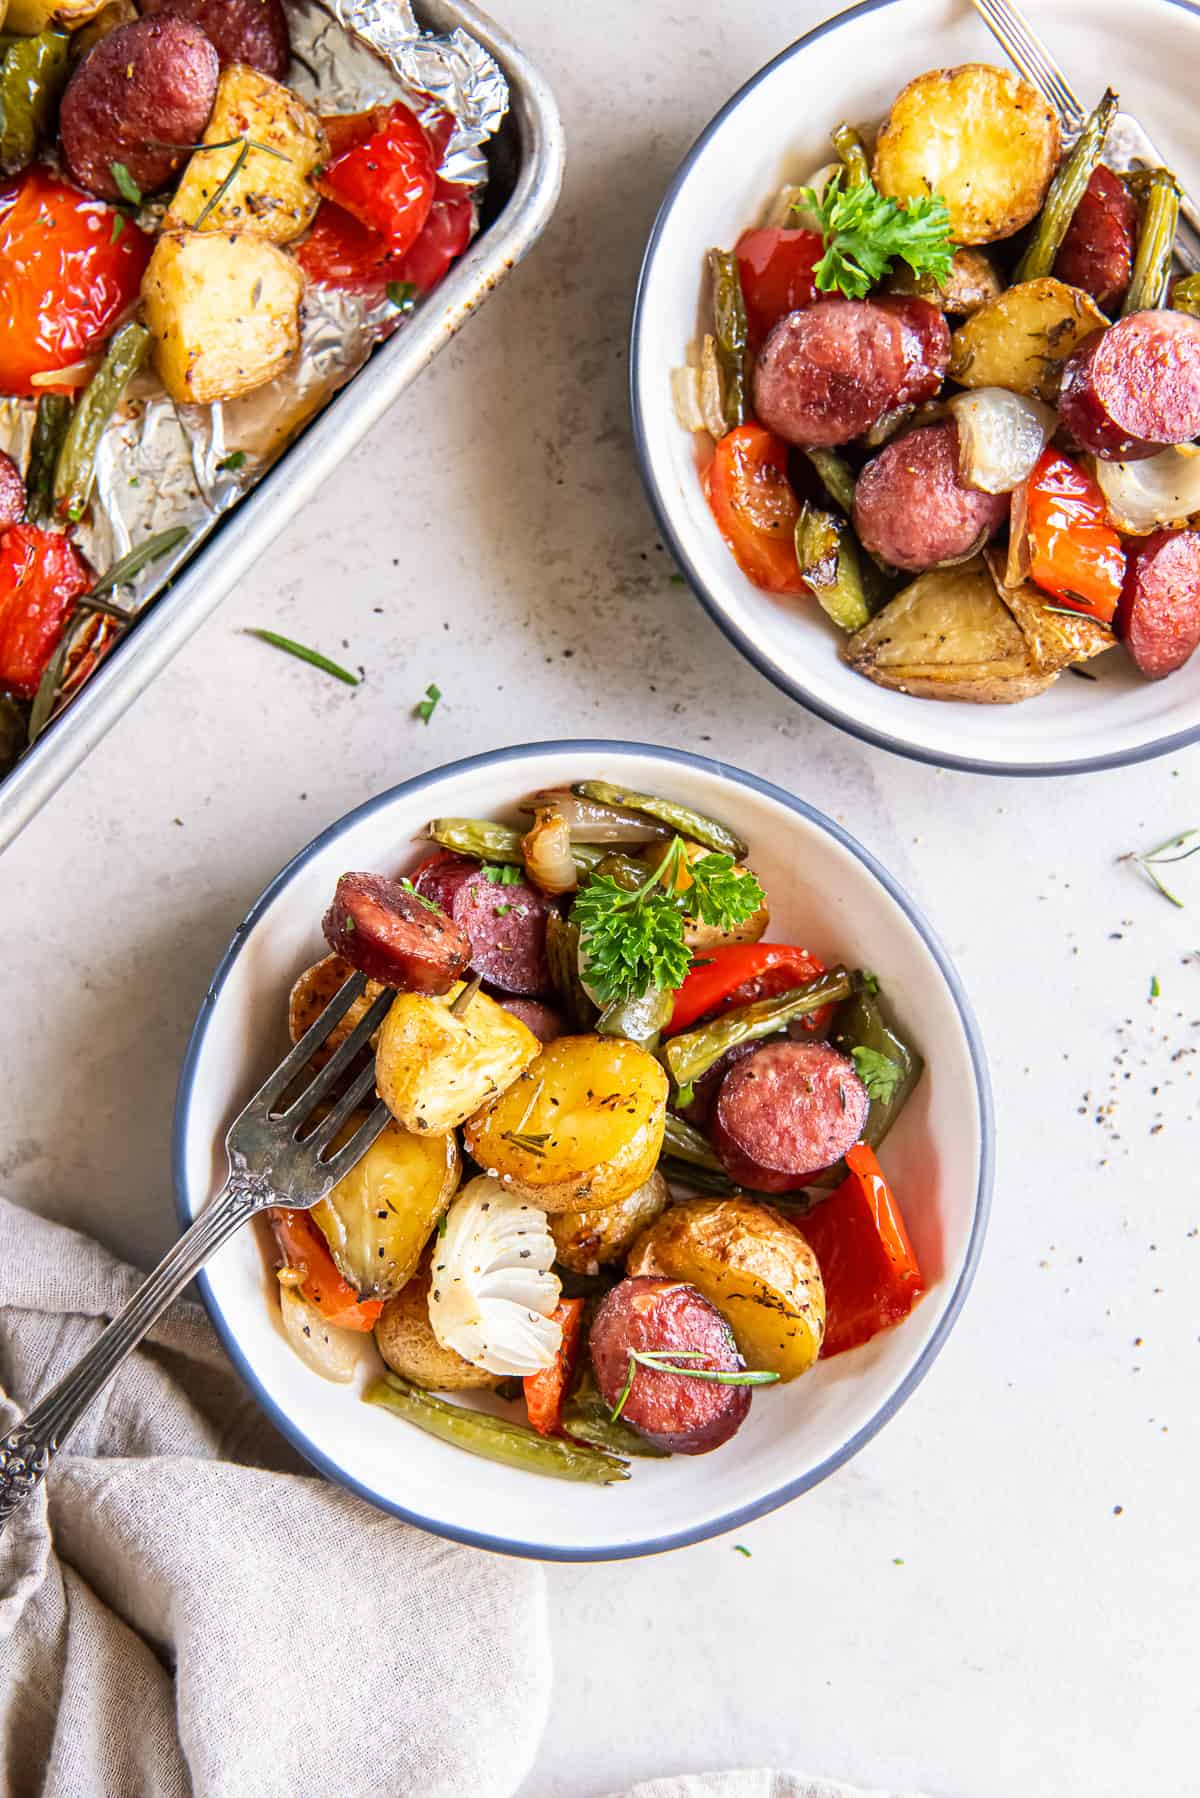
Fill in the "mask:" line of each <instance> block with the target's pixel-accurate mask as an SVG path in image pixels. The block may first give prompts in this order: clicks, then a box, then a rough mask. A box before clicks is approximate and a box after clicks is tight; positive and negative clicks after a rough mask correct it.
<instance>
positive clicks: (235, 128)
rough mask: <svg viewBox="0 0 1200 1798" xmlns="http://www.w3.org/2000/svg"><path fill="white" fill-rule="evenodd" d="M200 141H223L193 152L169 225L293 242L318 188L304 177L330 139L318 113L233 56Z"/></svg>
mask: <svg viewBox="0 0 1200 1798" xmlns="http://www.w3.org/2000/svg"><path fill="white" fill-rule="evenodd" d="M203 142H204V143H205V144H213V145H217V144H219V145H222V146H226V147H223V148H221V149H204V150H194V151H193V152H192V154H191V156H190V157H189V159H188V165H187V167H186V168H185V169H184V171H183V177H182V179H181V181H180V183H179V186H178V187H177V188H176V190H175V197H174V198H173V200H172V201H171V204H170V206H169V207H168V209H167V216H166V219H165V220H164V224H165V226H166V229H167V230H168V231H236V232H238V233H239V234H241V235H243V236H251V237H266V238H269V239H270V240H271V242H272V243H291V241H292V239H293V238H294V237H299V235H300V233H301V232H302V231H306V230H307V229H308V227H309V225H311V224H312V221H313V214H314V213H315V212H316V210H317V207H318V205H319V204H320V195H319V194H318V193H317V190H316V188H315V187H313V185H312V183H311V182H310V180H309V176H310V175H311V174H312V171H313V170H314V168H316V166H317V164H318V163H319V162H321V161H322V160H323V159H324V157H325V156H326V154H327V151H328V143H327V140H326V137H325V131H324V127H323V126H322V124H321V121H320V119H319V118H318V117H317V115H316V113H315V112H314V111H313V110H312V108H311V107H309V106H306V105H305V104H304V101H303V100H301V99H300V98H299V96H298V95H296V94H294V93H293V92H292V90H291V88H290V87H284V86H283V85H282V83H281V82H278V81H272V80H271V78H270V76H268V75H263V74H260V73H259V71H258V70H257V69H252V68H250V67H249V65H248V64H246V63H240V62H235V63H231V64H230V65H229V67H228V68H226V69H223V70H222V71H221V77H220V80H219V81H218V83H217V97H216V99H215V101H214V102H213V109H212V116H211V118H210V119H209V121H208V129H207V130H206V131H205V133H204V138H203ZM259 144H262V145H265V146H266V147H265V148H264V149H257V148H255V147H254V146H255V145H259ZM226 180H229V186H228V187H227V188H226V189H225V191H224V193H222V192H221V186H222V183H223V182H224V181H226Z"/></svg>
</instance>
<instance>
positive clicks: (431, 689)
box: [413, 681, 442, 724]
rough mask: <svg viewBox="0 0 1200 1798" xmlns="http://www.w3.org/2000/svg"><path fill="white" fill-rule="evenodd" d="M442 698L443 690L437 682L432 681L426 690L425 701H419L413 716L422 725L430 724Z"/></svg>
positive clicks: (414, 708)
mask: <svg viewBox="0 0 1200 1798" xmlns="http://www.w3.org/2000/svg"><path fill="white" fill-rule="evenodd" d="M441 697H442V689H441V688H440V687H439V686H438V685H437V683H436V681H430V683H429V685H428V686H427V687H426V689H425V697H424V699H419V700H418V701H417V703H416V705H415V706H414V707H413V716H414V717H416V718H419V719H420V720H421V723H422V724H428V723H429V720H430V719H431V718H432V717H433V714H434V713H435V712H436V711H437V708H438V701H439V699H440V698H441Z"/></svg>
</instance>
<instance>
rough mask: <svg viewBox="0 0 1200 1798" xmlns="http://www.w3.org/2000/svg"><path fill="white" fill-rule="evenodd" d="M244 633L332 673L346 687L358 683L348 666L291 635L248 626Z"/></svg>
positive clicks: (355, 675) (323, 672)
mask: <svg viewBox="0 0 1200 1798" xmlns="http://www.w3.org/2000/svg"><path fill="white" fill-rule="evenodd" d="M246 635H247V636H248V637H257V638H258V639H259V641H260V642H262V643H269V644H270V645H271V647H272V649H282V650H284V651H285V652H286V653H287V654H288V655H290V656H295V657H296V658H297V660H299V661H301V662H308V663H309V665H310V666H311V667H313V668H319V669H320V670H321V672H322V674H332V675H333V677H334V679H335V680H340V681H345V683H346V685H347V686H348V687H357V686H358V685H359V677H358V675H357V674H351V672H350V670H349V669H348V668H343V667H342V665H341V663H340V662H331V661H330V659H329V657H328V656H323V655H322V654H321V652H320V650H317V649H309V648H308V646H307V644H304V643H296V642H294V641H293V640H292V638H291V637H281V636H280V635H279V632H278V631H266V630H260V629H255V628H254V627H249V628H248V629H247V631H246Z"/></svg>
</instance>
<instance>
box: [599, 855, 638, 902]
mask: <svg viewBox="0 0 1200 1798" xmlns="http://www.w3.org/2000/svg"><path fill="white" fill-rule="evenodd" d="M596 873H597V874H600V875H606V876H607V877H608V879H609V880H613V881H615V882H616V884H617V885H618V886H619V887H623V888H624V890H625V892H627V893H636V892H637V890H638V888H639V887H643V886H645V884H646V882H647V880H648V879H649V878H650V869H649V868H648V867H647V866H646V864H645V862H640V861H637V860H635V859H634V857H633V856H631V855H621V854H620V853H619V851H617V850H614V849H610V850H609V851H608V853H607V855H606V856H605V857H604V860H603V861H602V862H598V863H597V864H596Z"/></svg>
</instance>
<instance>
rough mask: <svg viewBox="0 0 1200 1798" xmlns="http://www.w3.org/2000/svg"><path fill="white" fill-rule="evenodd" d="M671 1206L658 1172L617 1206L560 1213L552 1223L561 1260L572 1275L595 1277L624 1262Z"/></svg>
mask: <svg viewBox="0 0 1200 1798" xmlns="http://www.w3.org/2000/svg"><path fill="white" fill-rule="evenodd" d="M670 1203H671V1189H670V1187H669V1186H668V1185H667V1182H666V1180H665V1179H664V1178H663V1176H662V1174H660V1173H659V1171H658V1169H657V1168H656V1169H655V1170H654V1172H653V1173H652V1174H651V1176H650V1178H649V1179H648V1180H647V1181H646V1183H645V1185H644V1186H639V1187H638V1188H637V1190H636V1191H635V1192H631V1193H630V1194H629V1196H628V1197H627V1198H624V1199H619V1200H618V1201H617V1203H616V1204H615V1205H604V1206H593V1207H589V1208H588V1209H587V1210H586V1211H560V1212H559V1213H558V1215H557V1216H556V1217H552V1218H551V1219H550V1234H551V1235H552V1236H553V1238H554V1246H555V1248H556V1249H557V1250H558V1259H559V1261H561V1263H562V1265H563V1266H564V1267H569V1268H570V1269H571V1271H572V1273H576V1274H595V1273H598V1272H599V1271H600V1269H601V1267H604V1266H608V1265H610V1264H612V1263H614V1262H618V1261H622V1260H624V1258H625V1254H626V1251H627V1250H628V1249H629V1248H630V1247H631V1246H632V1244H633V1243H634V1241H635V1240H636V1239H637V1237H638V1236H639V1235H640V1234H641V1232H642V1231H643V1230H644V1229H645V1228H646V1226H647V1225H648V1224H652V1223H653V1222H654V1219H655V1218H656V1217H658V1216H660V1215H661V1213H662V1212H664V1211H665V1210H666V1209H667V1206H668V1205H669V1204H670Z"/></svg>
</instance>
